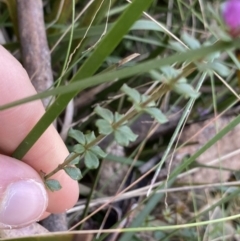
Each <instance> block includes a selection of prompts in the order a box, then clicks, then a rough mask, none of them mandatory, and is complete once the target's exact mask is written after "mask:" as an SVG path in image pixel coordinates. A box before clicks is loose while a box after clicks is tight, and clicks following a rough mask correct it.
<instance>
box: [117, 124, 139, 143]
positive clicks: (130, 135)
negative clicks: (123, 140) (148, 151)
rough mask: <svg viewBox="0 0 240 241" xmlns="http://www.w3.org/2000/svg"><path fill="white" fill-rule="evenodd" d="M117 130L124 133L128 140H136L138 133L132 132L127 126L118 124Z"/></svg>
mask: <svg viewBox="0 0 240 241" xmlns="http://www.w3.org/2000/svg"><path fill="white" fill-rule="evenodd" d="M117 130H118V131H120V132H121V133H122V134H124V135H125V136H126V137H127V139H128V140H129V141H136V139H137V138H138V135H136V134H134V133H133V132H132V130H131V129H130V128H129V127H128V126H120V127H119V128H118V129H117Z"/></svg>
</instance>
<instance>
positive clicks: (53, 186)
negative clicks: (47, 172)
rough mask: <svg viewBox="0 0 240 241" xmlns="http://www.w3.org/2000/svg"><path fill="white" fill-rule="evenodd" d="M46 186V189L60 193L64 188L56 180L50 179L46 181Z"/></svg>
mask: <svg viewBox="0 0 240 241" xmlns="http://www.w3.org/2000/svg"><path fill="white" fill-rule="evenodd" d="M45 185H46V187H47V188H48V189H49V190H50V191H52V192H54V191H58V190H60V189H61V188H62V186H61V184H60V183H59V181H57V180H55V179H48V180H46V181H45Z"/></svg>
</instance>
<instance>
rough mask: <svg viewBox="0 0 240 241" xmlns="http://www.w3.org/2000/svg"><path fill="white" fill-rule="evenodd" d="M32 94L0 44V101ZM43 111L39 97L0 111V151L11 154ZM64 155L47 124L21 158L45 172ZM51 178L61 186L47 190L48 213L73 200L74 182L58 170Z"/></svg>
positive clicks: (23, 75)
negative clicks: (54, 190)
mask: <svg viewBox="0 0 240 241" xmlns="http://www.w3.org/2000/svg"><path fill="white" fill-rule="evenodd" d="M34 94H36V91H35V89H34V88H33V86H32V84H31V82H30V80H29V78H28V75H27V73H26V71H25V70H24V69H23V67H22V65H21V64H20V63H19V62H18V61H17V60H16V59H15V58H14V57H13V56H12V55H11V54H10V53H8V52H7V50H5V49H4V48H3V47H2V46H0V105H4V104H7V103H10V102H12V101H15V100H18V99H21V98H24V97H27V96H30V95H34ZM43 114H44V107H43V105H42V103H41V101H40V100H38V101H34V102H30V103H27V104H24V105H20V106H17V107H14V108H11V109H8V110H4V111H0V123H1V125H0V153H2V154H5V155H11V154H12V153H13V152H14V150H15V149H16V148H17V146H18V145H19V144H20V143H21V141H22V140H23V139H24V138H25V136H26V135H27V134H28V133H29V131H30V130H31V129H32V128H33V127H34V125H35V124H36V123H37V122H38V120H39V119H40V118H41V117H42V115H43ZM67 155H68V150H67V148H66V146H65V144H64V143H63V141H62V139H61V138H60V136H59V135H58V133H57V131H56V130H55V128H54V127H53V126H52V125H51V126H50V127H49V128H48V129H47V130H46V131H45V132H44V134H43V135H42V136H41V137H40V138H39V139H38V141H37V142H36V143H35V144H34V146H33V147H32V148H31V150H30V151H29V152H28V153H27V154H26V155H25V156H24V158H23V159H22V161H24V162H25V163H27V164H29V165H30V166H31V167H33V168H34V169H35V170H36V171H37V172H40V171H43V172H45V173H49V172H50V171H52V170H53V169H55V168H56V167H57V166H58V165H59V164H60V163H62V162H63V161H64V159H65V158H66V157H67ZM52 178H54V179H57V180H59V182H60V183H61V185H62V189H61V190H60V191H57V192H50V191H48V195H49V205H48V208H47V211H48V212H50V213H61V212H64V211H65V210H67V209H69V208H71V207H72V206H73V205H74V204H75V203H76V201H77V199H78V195H79V190H78V183H77V182H76V181H74V180H72V179H71V178H70V177H69V176H68V175H67V174H65V172H63V171H60V172H58V173H57V174H55V175H54V176H53V177H52Z"/></svg>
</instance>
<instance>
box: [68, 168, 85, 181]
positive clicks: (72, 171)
mask: <svg viewBox="0 0 240 241" xmlns="http://www.w3.org/2000/svg"><path fill="white" fill-rule="evenodd" d="M64 171H65V172H66V173H67V174H68V176H70V177H71V178H72V179H73V180H80V179H81V178H82V174H81V171H80V170H79V169H78V168H77V167H72V166H66V167H64Z"/></svg>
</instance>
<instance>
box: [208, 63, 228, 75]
mask: <svg viewBox="0 0 240 241" xmlns="http://www.w3.org/2000/svg"><path fill="white" fill-rule="evenodd" d="M208 67H210V68H211V69H213V70H214V71H216V72H217V73H218V74H219V75H221V76H223V77H227V76H229V75H230V69H229V68H228V67H227V66H226V65H224V64H222V63H219V62H212V63H209V64H208Z"/></svg>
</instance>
